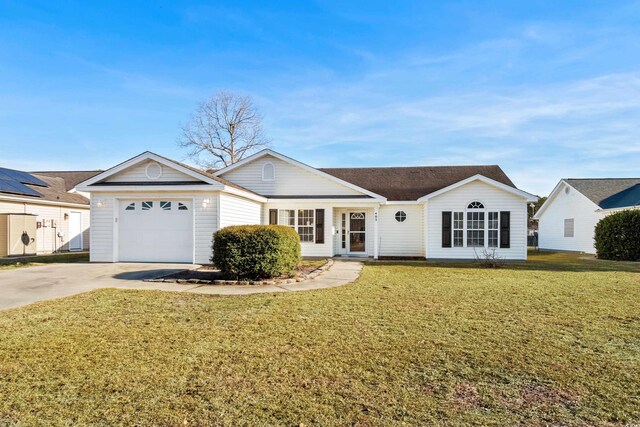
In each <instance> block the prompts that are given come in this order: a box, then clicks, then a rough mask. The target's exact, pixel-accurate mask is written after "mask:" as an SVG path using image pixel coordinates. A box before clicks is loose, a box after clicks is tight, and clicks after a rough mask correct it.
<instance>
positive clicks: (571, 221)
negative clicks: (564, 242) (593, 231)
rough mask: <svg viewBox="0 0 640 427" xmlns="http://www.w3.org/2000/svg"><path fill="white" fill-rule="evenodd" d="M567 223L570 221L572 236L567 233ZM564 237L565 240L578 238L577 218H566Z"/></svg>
mask: <svg viewBox="0 0 640 427" xmlns="http://www.w3.org/2000/svg"><path fill="white" fill-rule="evenodd" d="M567 221H570V224H571V235H568V233H567ZM562 235H563V236H564V238H565V239H573V238H575V237H576V219H575V218H565V219H564V227H563V230H562Z"/></svg>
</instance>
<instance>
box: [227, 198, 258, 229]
mask: <svg viewBox="0 0 640 427" xmlns="http://www.w3.org/2000/svg"><path fill="white" fill-rule="evenodd" d="M261 221H262V204H261V203H259V202H254V201H252V200H248V199H244V198H242V197H236V196H231V195H229V194H224V193H221V194H220V228H224V227H227V226H229V225H246V224H260V223H261Z"/></svg>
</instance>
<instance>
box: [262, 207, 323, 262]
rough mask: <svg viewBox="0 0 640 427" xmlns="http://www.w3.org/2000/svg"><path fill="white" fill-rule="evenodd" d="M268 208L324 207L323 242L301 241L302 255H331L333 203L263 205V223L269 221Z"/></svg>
mask: <svg viewBox="0 0 640 427" xmlns="http://www.w3.org/2000/svg"><path fill="white" fill-rule="evenodd" d="M269 209H314V210H315V209H324V224H325V226H324V243H314V242H301V243H300V247H301V251H302V256H303V257H330V256H333V236H332V235H331V232H332V230H333V227H332V224H333V205H332V204H329V203H293V202H291V203H288V202H284V201H283V202H282V203H270V204H267V205H265V206H264V209H263V223H264V224H268V223H269Z"/></svg>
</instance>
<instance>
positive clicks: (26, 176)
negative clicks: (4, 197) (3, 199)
mask: <svg viewBox="0 0 640 427" xmlns="http://www.w3.org/2000/svg"><path fill="white" fill-rule="evenodd" d="M0 179H6V180H8V181H17V182H19V183H22V184H31V185H38V186H40V187H47V184H46V183H45V182H43V181H41V180H39V179H38V178H36V177H35V176H33V175H31V174H30V173H27V172H22V171H17V170H14V169H7V168H0Z"/></svg>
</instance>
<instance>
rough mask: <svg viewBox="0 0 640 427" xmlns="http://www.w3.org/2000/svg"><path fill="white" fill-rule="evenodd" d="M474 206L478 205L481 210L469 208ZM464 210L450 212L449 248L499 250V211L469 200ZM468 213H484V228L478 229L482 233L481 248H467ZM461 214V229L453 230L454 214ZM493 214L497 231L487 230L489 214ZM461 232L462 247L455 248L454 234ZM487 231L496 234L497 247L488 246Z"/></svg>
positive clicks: (479, 201) (480, 202)
mask: <svg viewBox="0 0 640 427" xmlns="http://www.w3.org/2000/svg"><path fill="white" fill-rule="evenodd" d="M474 204H479V205H481V206H482V208H472V207H470V206H472V205H474ZM464 206H465V208H464V209H459V210H452V211H451V248H473V249H475V248H484V249H499V248H500V227H501V225H502V224H501V223H502V219H501V217H500V212H502V211H500V210H495V209H493V210H492V209H489V208H487V204H486V203H484V202H483V201H481V200H471V201H470V202H468V203H467V204H465V205H464ZM469 212H484V224H483V225H484V226H483V228H482V229H478V230H479V231H483V235H484V237H483V245H482V246H469V242H468V238H467V237H468V232H469V228H468V227H467V221H468V213H469ZM460 213H461V214H462V228H461V229H460V228H455V217H456V214H460ZM490 213H494V214H496V215H497V216H498V228H497V229H493V228H492V229H489V214H490ZM460 230H462V246H455V232H456V231H460ZM489 230H492V231H497V232H498V245H497V246H489Z"/></svg>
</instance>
